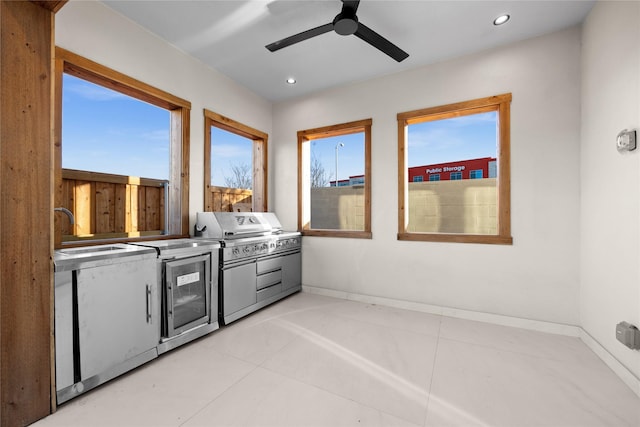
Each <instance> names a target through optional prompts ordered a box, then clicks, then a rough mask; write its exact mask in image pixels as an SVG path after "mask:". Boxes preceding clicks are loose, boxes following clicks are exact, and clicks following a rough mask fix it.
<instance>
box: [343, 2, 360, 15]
mask: <svg viewBox="0 0 640 427" xmlns="http://www.w3.org/2000/svg"><path fill="white" fill-rule="evenodd" d="M359 4H360V0H342V12H344V10H345V9H351V11H352V12H353V14H354V15H355V13H356V12H357V11H358V5H359Z"/></svg>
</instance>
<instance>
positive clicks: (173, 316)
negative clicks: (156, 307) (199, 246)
mask: <svg viewBox="0 0 640 427" xmlns="http://www.w3.org/2000/svg"><path fill="white" fill-rule="evenodd" d="M210 272H211V256H210V255H209V254H207V255H199V256H195V257H189V258H181V259H177V260H172V261H167V262H166V270H165V291H166V296H167V298H166V304H167V307H166V310H167V323H166V326H167V330H166V332H167V337H172V336H175V335H179V334H180V333H182V332H184V331H186V330H188V329H191V328H193V327H195V326H198V325H201V324H206V323H208V322H209V319H210V315H211V305H210V301H211V295H210V290H211V283H210Z"/></svg>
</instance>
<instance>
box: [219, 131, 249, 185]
mask: <svg viewBox="0 0 640 427" xmlns="http://www.w3.org/2000/svg"><path fill="white" fill-rule="evenodd" d="M252 156H253V141H251V140H250V139H248V138H245V137H242V136H239V135H236V134H233V133H231V132H227V131H225V130H222V129H219V128H217V127H215V126H212V127H211V184H212V185H217V186H221V187H225V186H226V185H225V176H228V177H231V176H232V170H231V168H232V167H233V166H234V165H235V166H240V165H248V166H249V167H251V164H252Z"/></svg>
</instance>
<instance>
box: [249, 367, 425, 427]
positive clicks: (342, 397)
mask: <svg viewBox="0 0 640 427" xmlns="http://www.w3.org/2000/svg"><path fill="white" fill-rule="evenodd" d="M260 368H262V369H264V370H266V371H268V372H270V373H272V374H274V375H278V376H280V377H283V378H285V379H287V380H289V381H293V382H295V383H298V384H302V385H304V386H307V387H312V388H315V389H316V390H320V391H322V392H324V393H327V394H330V395H332V396H336V397H338V398H340V399H344V400H348V401H349V402H354V403H356V404H358V405H360V406H363V407H365V408H369V409H372V410H374V411H378V412H380V413H383V414H386V415H389V416H391V417H394V418H398V419H401V420H403V421H406V422H408V423H410V424H413V425H415V426H418V424H416V423H414V422H413V421H410V420H408V419H406V418H402V417H400V416H398V415H395V414H392V413H390V412H387V411H385V410H383V409H380V408H376V407H375V406H371V405H369V404H367V403H364V402H360V401H358V400H355V399H353V398H351V397H349V396H343V395H341V394H338V393H336V392H334V391H332V390H327V389H326V388H323V387H320V386H319V385H317V384H313V383H308V382H306V381H303V380H301V379H298V378H295V377H292V376H289V375H287V374H285V373H282V372H278V371H274V370H273V369H271V368H268V367H266V366H260Z"/></svg>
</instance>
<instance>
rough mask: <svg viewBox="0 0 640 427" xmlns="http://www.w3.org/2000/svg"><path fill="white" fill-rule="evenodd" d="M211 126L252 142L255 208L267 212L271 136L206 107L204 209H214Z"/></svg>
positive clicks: (209, 210)
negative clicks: (269, 142) (269, 143)
mask: <svg viewBox="0 0 640 427" xmlns="http://www.w3.org/2000/svg"><path fill="white" fill-rule="evenodd" d="M211 126H215V127H217V128H219V129H223V130H226V131H227V132H231V133H233V134H236V135H238V136H242V137H244V138H248V139H250V140H252V141H253V167H252V169H253V195H252V200H253V210H254V211H256V212H267V208H268V197H267V196H268V194H267V189H268V182H269V181H268V180H267V177H268V156H267V152H268V141H269V135H268V134H266V133H265V132H262V131H259V130H257V129H254V128H252V127H249V126H247V125H244V124H242V123H240V122H237V121H235V120H233V119H230V118H228V117H225V116H223V115H220V114H218V113H214V112H213V111H210V110H207V109H206V108H205V109H204V204H205V211H206V212H211V211H212V210H213V193H212V192H211V188H212V185H211Z"/></svg>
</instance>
